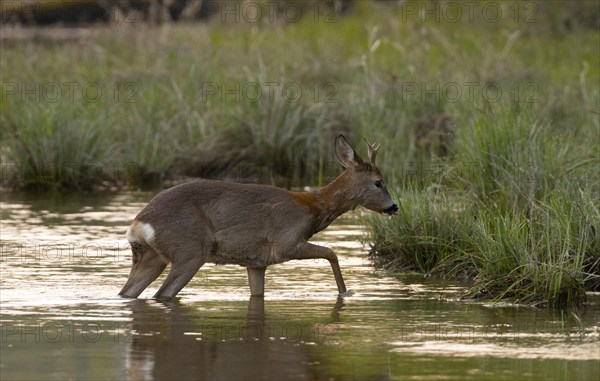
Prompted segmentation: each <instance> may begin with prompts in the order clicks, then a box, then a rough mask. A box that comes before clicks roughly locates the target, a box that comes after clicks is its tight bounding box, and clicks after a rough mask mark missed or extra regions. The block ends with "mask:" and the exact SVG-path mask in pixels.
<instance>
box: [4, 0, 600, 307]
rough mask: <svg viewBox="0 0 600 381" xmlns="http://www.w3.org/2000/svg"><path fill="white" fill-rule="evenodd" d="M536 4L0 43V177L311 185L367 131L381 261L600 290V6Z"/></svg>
mask: <svg viewBox="0 0 600 381" xmlns="http://www.w3.org/2000/svg"><path fill="white" fill-rule="evenodd" d="M535 4H537V5H536V6H537V7H538V8H535V9H536V13H534V14H533V15H532V14H531V12H532V9H530V8H522V9H520V11H521V13H519V17H516V14H515V13H514V11H513V13H510V9H508V8H507V9H505V11H506V13H504V14H505V15H510V16H511V17H508V16H507V17H502V18H501V19H499V20H498V21H495V22H490V20H487V19H485V18H484V17H482V15H480V14H478V16H476V17H475V19H474V20H473V21H470V20H469V19H468V18H467V17H463V18H461V19H460V20H459V22H454V23H449V22H444V21H443V20H441V21H436V19H435V18H430V19H426V20H425V21H423V20H422V19H421V18H420V16H418V15H411V14H409V13H407V9H406V8H403V7H402V6H391V5H390V4H388V3H381V2H356V3H355V4H354V6H353V7H352V8H351V9H350V11H349V12H348V13H347V14H344V15H343V16H334V18H333V19H329V20H328V21H332V20H333V22H324V21H325V20H324V19H321V20H317V21H318V22H315V19H314V17H305V18H304V19H302V20H301V21H299V22H294V23H291V24H288V25H281V24H280V23H276V25H269V24H268V23H259V24H253V25H249V24H245V23H241V24H234V23H228V24H226V25H223V24H220V23H219V22H218V21H215V20H214V19H213V20H212V21H209V22H208V23H206V24H166V25H162V26H150V25H146V24H135V25H111V28H103V27H100V28H92V29H91V30H90V35H89V36H87V37H83V40H81V41H59V40H48V41H46V40H44V39H42V40H39V39H33V40H31V41H25V42H23V41H19V42H16V41H12V42H11V41H9V40H6V41H4V42H3V45H2V54H1V55H0V65H1V67H2V72H1V73H0V76H1V79H2V84H3V88H2V99H1V102H0V131H1V133H2V141H1V143H0V154H1V155H2V162H3V173H2V185H3V186H4V187H12V188H32V189H38V190H40V189H41V190H48V189H54V190H62V189H77V190H89V189H98V188H110V187H117V188H120V187H129V188H134V189H135V188H138V187H143V186H147V185H150V186H161V185H164V184H165V181H166V180H173V179H177V178H180V177H185V176H208V177H222V178H228V179H234V180H245V181H258V182H263V183H272V184H276V185H280V186H287V187H296V186H304V185H321V184H323V183H324V182H325V181H327V180H328V179H330V178H332V177H333V176H334V175H335V174H336V173H337V172H338V171H339V168H338V167H337V165H336V164H335V161H334V160H333V153H332V151H331V142H332V141H333V137H334V136H335V135H336V134H338V133H344V134H346V135H347V136H348V137H349V138H350V140H352V141H354V142H358V141H360V140H361V139H362V137H368V138H369V139H370V140H376V141H379V142H381V143H382V150H381V153H380V155H378V160H379V165H380V167H381V168H382V171H383V172H384V173H385V174H386V176H387V177H388V182H389V183H390V184H392V186H393V187H394V188H395V193H396V196H397V197H398V198H399V199H400V205H401V209H400V213H399V215H398V216H397V217H395V218H393V219H389V220H388V219H381V218H379V217H377V216H372V217H370V218H369V220H368V222H369V227H370V228H369V229H370V233H369V240H370V242H372V244H373V252H372V255H373V257H374V258H375V259H376V260H377V262H378V263H380V264H381V265H383V266H386V267H388V268H390V269H392V270H410V271H420V272H425V273H429V274H434V275H438V276H446V277H458V278H469V279H475V286H474V287H473V289H472V292H471V294H472V295H477V296H482V297H491V298H512V299H514V300H518V301H519V302H524V303H532V304H536V303H546V302H549V303H550V304H555V305H566V304H569V305H574V304H577V303H579V302H581V301H582V300H583V299H584V297H583V295H584V291H585V290H598V289H600V278H599V273H600V270H599V261H600V254H599V245H600V244H599V242H600V236H599V235H598V232H599V231H600V230H599V229H600V226H599V225H598V224H599V222H598V221H600V218H599V217H600V216H599V213H598V210H599V208H600V185H599V184H600V174H599V171H598V168H599V164H600V153H599V150H598V145H597V142H598V139H599V137H600V118H599V111H600V89H599V86H598V83H599V82H600V71H599V70H598V67H600V58H599V56H598V48H597V47H598V46H599V45H600V41H599V40H600V34H599V32H598V28H597V19H594V18H590V16H589V15H590V14H597V5H594V4H593V3H592V2H590V3H589V4H591V5H589V4H588V5H587V6H588V7H591V8H589V9H587V8H585V6H584V5H582V3H577V4H575V3H573V4H571V5H570V6H566V5H565V4H557V3H535ZM546 4H548V5H546ZM586 9H587V10H586ZM594 12H595V13H594ZM312 16H314V15H312ZM525 16H532V17H533V18H526V17H525ZM57 89H58V90H57ZM98 91H100V92H101V95H98Z"/></svg>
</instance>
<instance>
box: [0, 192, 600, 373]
mask: <svg viewBox="0 0 600 381" xmlns="http://www.w3.org/2000/svg"><path fill="white" fill-rule="evenodd" d="M151 196H152V195H151V194H149V193H136V194H133V193H131V194H119V195H105V196H98V195H94V196H71V197H60V198H54V199H44V198H42V197H40V196H24V195H16V194H4V195H3V199H2V203H1V207H2V210H1V217H2V225H1V230H0V233H1V237H0V238H1V252H0V254H1V261H0V274H1V293H0V298H1V299H0V303H1V343H0V344H1V347H0V348H1V357H0V379H2V380H67V379H73V380H92V379H94V380H98V379H116V380H126V379H133V380H138V379H142V380H152V379H154V380H170V379H172V380H185V379H208V380H267V379H272V380H403V379H411V380H430V379H444V380H485V379H489V380H523V379H531V380H598V379H599V377H600V361H599V360H600V344H599V342H600V323H599V321H600V295H593V294H590V295H589V296H588V305H587V306H586V309H585V310H584V311H581V313H580V315H579V318H577V317H574V316H572V315H571V314H569V313H566V312H561V311H555V310H551V311H549V310H539V309H532V308H527V307H515V306H506V305H504V306H503V305H498V306H495V307H489V306H486V305H484V304H483V303H479V302H465V301H459V300H458V296H459V295H460V294H461V292H462V291H463V290H464V286H463V285H461V284H458V283H450V282H441V281H435V280H429V279H424V278H423V277H420V276H414V275H413V276H411V275H405V276H399V277H392V276H389V275H386V274H385V273H383V272H381V271H378V270H376V269H374V268H373V266H372V265H371V263H370V261H369V260H368V259H367V258H366V249H365V248H364V247H363V245H362V244H361V243H360V237H361V234H362V230H361V227H360V226H358V225H357V223H356V220H355V219H354V218H352V216H345V217H344V218H342V219H340V220H338V221H337V222H336V223H335V224H334V225H332V226H331V227H330V228H329V229H327V230H326V231H324V232H322V233H320V234H318V235H317V236H315V237H314V241H316V242H319V243H321V244H324V245H329V246H332V247H334V249H335V250H336V251H337V252H338V253H339V257H340V264H341V267H342V272H343V274H344V277H345V280H346V284H347V285H348V287H349V288H350V289H352V290H353V291H354V294H353V295H352V296H350V297H346V298H344V299H341V298H338V297H337V292H336V286H335V281H334V279H333V275H332V273H331V270H330V267H329V264H328V263H327V262H324V261H302V262H300V261H293V262H288V263H285V264H282V265H277V266H272V267H270V268H269V269H268V270H267V281H266V296H265V298H264V300H263V299H259V298H255V299H251V298H250V297H249V291H248V287H247V279H246V271H245V269H243V268H241V267H238V266H214V265H205V266H204V267H203V268H202V269H201V270H200V271H199V272H198V274H197V275H196V277H195V278H194V279H193V280H192V281H191V282H190V284H188V286H187V287H186V288H184V289H183V290H182V291H181V292H180V294H179V297H180V299H179V300H177V301H173V302H157V301H155V300H152V299H151V296H152V295H153V292H155V291H156V289H157V288H158V286H159V285H160V282H161V279H162V278H164V275H165V274H163V276H161V278H160V279H159V280H157V281H156V282H155V283H153V284H152V285H150V287H149V288H148V289H147V290H146V291H145V292H144V293H143V294H142V295H141V296H140V299H137V300H128V299H121V298H119V297H116V294H117V293H118V291H119V290H120V288H121V287H122V285H123V284H124V282H125V280H126V278H127V275H128V272H129V266H130V260H131V258H130V253H129V246H128V244H127V242H126V241H125V239H124V232H125V230H126V228H127V225H128V223H129V221H130V220H131V219H132V218H133V217H134V216H135V215H136V214H137V212H139V210H140V209H141V208H142V207H143V206H144V205H145V203H146V202H147V201H148V200H149V199H150V198H151Z"/></svg>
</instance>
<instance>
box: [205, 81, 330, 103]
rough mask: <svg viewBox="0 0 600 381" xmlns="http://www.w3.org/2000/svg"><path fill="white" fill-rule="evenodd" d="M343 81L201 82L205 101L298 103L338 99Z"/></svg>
mask: <svg viewBox="0 0 600 381" xmlns="http://www.w3.org/2000/svg"><path fill="white" fill-rule="evenodd" d="M338 93H339V85H338V84H337V83H335V82H326V83H322V84H321V83H311V84H304V83H299V82H277V81H265V82H252V81H250V82H233V83H225V82H203V83H202V84H201V94H202V95H201V97H200V101H201V102H202V103H208V102H211V101H213V102H214V101H218V102H222V103H225V102H234V103H240V102H247V103H256V102H260V101H267V102H270V103H273V102H275V101H276V100H277V99H282V100H283V101H285V102H288V103H298V102H300V101H301V100H303V99H309V100H310V101H311V102H313V103H338V102H339V99H338V98H337V96H338Z"/></svg>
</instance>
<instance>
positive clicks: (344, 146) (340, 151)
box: [335, 135, 363, 168]
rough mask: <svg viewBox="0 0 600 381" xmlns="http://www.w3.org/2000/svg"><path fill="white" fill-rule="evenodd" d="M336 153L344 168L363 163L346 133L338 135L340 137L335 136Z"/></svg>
mask: <svg viewBox="0 0 600 381" xmlns="http://www.w3.org/2000/svg"><path fill="white" fill-rule="evenodd" d="M335 155H336V156H337V159H338V161H339V162H340V164H341V165H342V167H344V168H348V167H351V166H353V165H360V164H362V163H363V161H362V159H361V158H360V156H358V154H357V153H356V151H354V148H352V146H351V145H350V144H348V141H347V140H346V138H345V137H344V135H338V137H337V138H335Z"/></svg>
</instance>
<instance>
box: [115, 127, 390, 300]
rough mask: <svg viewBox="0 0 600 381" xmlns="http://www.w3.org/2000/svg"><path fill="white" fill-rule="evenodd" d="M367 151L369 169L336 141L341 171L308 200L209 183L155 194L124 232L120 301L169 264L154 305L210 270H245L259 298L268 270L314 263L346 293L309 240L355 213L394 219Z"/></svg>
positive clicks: (331, 256) (324, 252) (325, 254)
mask: <svg viewBox="0 0 600 381" xmlns="http://www.w3.org/2000/svg"><path fill="white" fill-rule="evenodd" d="M367 146H368V150H369V159H370V160H369V162H368V163H366V162H363V160H362V159H361V158H360V157H359V156H358V154H357V153H356V152H355V151H354V149H353V148H352V147H351V146H350V144H348V142H347V141H346V138H344V136H342V135H339V136H338V137H337V138H336V140H335V153H336V156H337V159H338V161H339V162H340V164H341V165H342V166H343V167H344V171H343V172H342V173H341V174H340V175H339V176H338V177H337V178H336V179H335V180H333V181H332V182H331V183H329V184H328V185H326V186H325V187H323V188H321V189H318V190H314V191H310V192H292V191H288V190H285V189H281V188H276V187H272V186H267V185H254V184H238V183H231V182H225V181H215V180H197V181H193V182H189V183H185V184H181V185H178V186H175V187H173V188H170V189H167V190H165V191H162V192H160V193H159V194H157V195H156V196H155V197H154V198H153V199H152V200H151V201H150V203H148V205H147V206H146V207H145V208H144V209H143V210H142V211H141V212H140V214H138V215H137V217H135V219H134V220H133V222H132V224H131V226H130V227H129V229H128V230H127V240H128V241H129V243H130V244H131V251H132V261H133V264H132V267H131V272H130V274H129V279H128V280H127V283H126V284H125V286H124V287H123V289H122V290H121V292H120V293H119V295H122V296H124V297H132V298H136V297H137V296H138V295H139V294H140V293H141V292H142V291H143V290H144V289H145V288H146V287H147V286H148V285H149V284H150V283H152V282H153V281H154V280H155V279H156V278H157V277H158V276H159V275H160V273H162V271H163V270H164V269H165V267H166V266H167V264H168V263H169V262H170V263H171V271H170V272H169V274H168V276H167V278H166V279H165V281H164V283H163V284H162V286H161V287H160V289H159V290H158V291H157V292H156V294H155V295H154V297H155V298H170V297H174V296H175V295H177V293H178V292H179V291H180V290H181V289H182V288H183V287H184V286H185V285H186V284H187V283H188V282H189V281H190V280H191V279H192V277H193V276H194V275H195V274H196V272H197V271H198V269H200V267H202V265H203V264H204V263H206V262H210V263H216V264H237V265H241V266H243V267H246V268H247V270H248V281H249V285H250V292H251V294H252V295H256V296H261V295H264V279H265V269H266V268H267V266H269V265H272V264H276V263H282V262H286V261H289V260H292V259H317V258H323V259H327V260H328V261H329V262H330V264H331V268H332V270H333V275H334V276H335V281H336V283H337V288H338V291H339V293H340V294H343V293H345V292H346V286H345V285H344V280H343V278H342V273H341V271H340V266H339V264H338V258H337V256H336V255H335V253H334V252H333V251H332V250H331V249H329V248H327V247H323V246H318V245H314V244H311V243H309V242H308V240H309V239H310V237H312V235H313V234H315V233H317V232H319V231H321V230H323V229H325V228H326V227H327V226H328V225H329V224H330V223H331V222H332V221H333V220H335V219H336V218H337V217H338V216H340V215H341V214H342V213H345V212H347V211H349V210H352V209H354V208H356V207H357V206H359V205H361V206H364V207H366V208H367V209H371V210H373V211H375V212H379V213H384V214H388V215H392V214H394V213H396V212H397V211H398V206H397V205H396V204H395V203H394V202H393V201H392V198H391V197H390V194H389V192H388V190H387V188H386V186H385V184H384V182H383V179H382V176H381V173H380V172H379V170H378V169H377V167H376V166H375V156H376V155H377V149H378V148H379V146H374V145H371V144H369V143H368V142H367Z"/></svg>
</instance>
